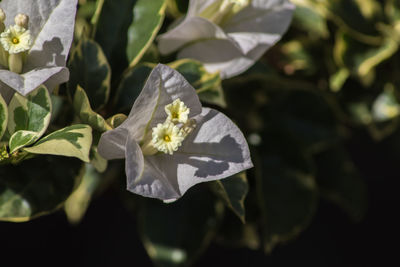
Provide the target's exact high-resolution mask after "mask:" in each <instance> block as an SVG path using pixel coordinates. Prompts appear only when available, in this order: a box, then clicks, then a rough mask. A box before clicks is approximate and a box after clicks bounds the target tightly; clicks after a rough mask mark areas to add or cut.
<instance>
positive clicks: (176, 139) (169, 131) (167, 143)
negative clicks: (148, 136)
mask: <svg viewBox="0 0 400 267" xmlns="http://www.w3.org/2000/svg"><path fill="white" fill-rule="evenodd" d="M152 137H153V139H152V145H153V146H154V147H155V148H156V149H157V150H158V151H161V152H164V153H165V154H170V155H172V154H173V153H174V151H177V150H178V147H180V146H181V145H182V141H183V139H185V137H184V136H183V135H182V134H181V131H180V128H179V127H178V126H176V125H175V124H173V123H171V122H169V121H166V122H164V123H159V124H157V126H156V127H154V128H153V132H152Z"/></svg>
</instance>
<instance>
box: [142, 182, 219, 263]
mask: <svg viewBox="0 0 400 267" xmlns="http://www.w3.org/2000/svg"><path fill="white" fill-rule="evenodd" d="M202 189H204V188H202ZM220 204H221V203H220ZM221 208H222V210H223V205H216V202H215V198H214V197H213V196H212V195H211V193H210V192H209V191H203V190H199V188H196V189H194V190H190V192H187V193H186V194H185V195H184V196H183V197H182V198H181V199H179V200H178V201H176V202H174V203H171V204H164V203H162V202H160V201H158V200H152V199H146V200H145V201H144V206H143V207H142V212H141V213H140V217H139V233H140V234H141V235H142V240H143V244H144V247H145V249H146V251H147V253H148V254H149V256H150V258H151V259H152V260H153V262H154V263H155V265H156V266H187V265H188V264H190V263H191V262H193V261H194V260H195V258H196V257H197V256H198V255H199V253H200V252H201V251H203V250H204V249H205V247H206V246H207V245H208V244H209V242H210V241H211V239H212V237H213V236H214V234H215V231H216V229H217V226H218V222H219V221H220V216H221V213H222V210H221ZM166 218H168V219H166ZM177 227H178V228H179V231H177Z"/></svg>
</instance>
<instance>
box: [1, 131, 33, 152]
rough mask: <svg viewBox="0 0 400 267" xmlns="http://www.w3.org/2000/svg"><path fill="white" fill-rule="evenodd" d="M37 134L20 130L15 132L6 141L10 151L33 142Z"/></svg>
mask: <svg viewBox="0 0 400 267" xmlns="http://www.w3.org/2000/svg"><path fill="white" fill-rule="evenodd" d="M37 138H38V136H37V133H36V132H32V131H24V130H20V131H17V132H15V133H14V134H13V135H12V136H11V138H10V141H9V142H8V145H9V146H10V153H13V152H14V151H17V150H18V149H20V148H22V147H24V146H28V145H30V144H33V143H34V142H35V141H36V140H37Z"/></svg>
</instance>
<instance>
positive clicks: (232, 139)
mask: <svg viewBox="0 0 400 267" xmlns="http://www.w3.org/2000/svg"><path fill="white" fill-rule="evenodd" d="M98 151H99V153H100V154H101V155H102V156H103V157H104V158H106V159H118V158H125V171H126V175H127V188H128V190H129V191H131V192H133V193H136V194H140V195H142V196H146V197H153V198H159V199H162V200H165V201H167V200H175V199H177V198H179V197H181V196H182V195H183V194H184V193H185V192H186V190H188V189H189V188H190V187H192V186H193V185H195V184H197V183H201V182H207V181H212V180H217V179H221V178H225V177H228V176H231V175H233V174H235V173H237V172H240V171H243V170H245V169H248V168H251V167H252V166H253V165H252V163H251V159H250V152H249V148H248V146H247V143H246V140H245V138H244V136H243V134H242V133H241V131H240V130H239V128H238V127H237V126H236V125H235V124H234V123H233V122H232V121H231V120H230V119H229V118H227V117H226V116H225V115H223V114H222V113H220V112H218V111H216V110H213V109H209V108H202V106H201V104H200V101H199V98H198V96H197V94H196V91H195V90H194V88H193V87H192V86H191V85H190V84H189V83H188V82H187V81H186V80H185V79H184V78H183V77H182V76H181V75H180V74H179V73H178V72H177V71H175V70H173V69H171V68H169V67H167V66H165V65H161V64H159V65H158V66H157V67H155V68H154V69H153V71H152V72H151V74H150V76H149V78H148V80H147V82H146V84H145V86H144V88H143V90H142V92H141V93H140V95H139V97H138V98H137V99H136V101H135V103H134V105H133V107H132V110H131V112H130V114H129V116H128V118H127V119H126V120H125V121H124V122H123V123H122V124H121V125H120V126H119V127H117V128H115V129H114V130H110V131H107V132H105V133H104V134H103V135H102V136H101V138H100V142H99V146H98Z"/></svg>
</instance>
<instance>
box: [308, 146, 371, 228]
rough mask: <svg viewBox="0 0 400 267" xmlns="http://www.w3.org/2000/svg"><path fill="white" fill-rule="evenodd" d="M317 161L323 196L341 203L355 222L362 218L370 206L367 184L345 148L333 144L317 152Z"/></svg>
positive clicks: (319, 184)
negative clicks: (368, 203)
mask: <svg viewBox="0 0 400 267" xmlns="http://www.w3.org/2000/svg"><path fill="white" fill-rule="evenodd" d="M315 161H316V165H317V174H316V178H317V179H316V181H317V184H318V188H319V191H320V193H321V196H322V197H324V198H326V199H328V200H330V201H332V202H333V203H335V204H337V205H339V206H340V207H341V208H342V209H344V210H345V211H346V212H347V214H348V215H349V216H350V218H351V219H353V220H354V221H357V222H358V221H360V220H361V219H362V218H363V217H364V215H365V212H366V208H367V191H366V184H365V182H364V181H363V180H362V179H361V177H360V176H359V174H358V173H357V171H356V169H355V167H354V165H353V163H352V162H351V160H350V158H349V156H348V154H347V153H346V151H345V150H344V148H343V147H341V146H334V147H332V148H331V149H329V150H326V151H324V152H322V153H320V154H318V155H316V156H315Z"/></svg>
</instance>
